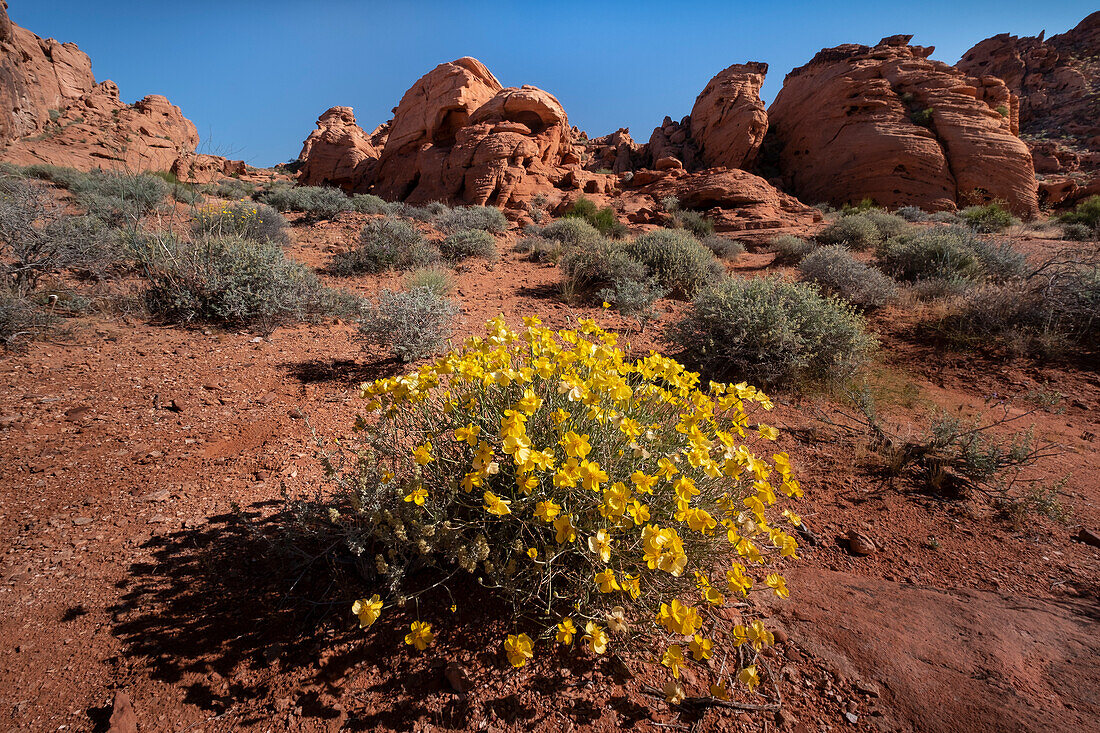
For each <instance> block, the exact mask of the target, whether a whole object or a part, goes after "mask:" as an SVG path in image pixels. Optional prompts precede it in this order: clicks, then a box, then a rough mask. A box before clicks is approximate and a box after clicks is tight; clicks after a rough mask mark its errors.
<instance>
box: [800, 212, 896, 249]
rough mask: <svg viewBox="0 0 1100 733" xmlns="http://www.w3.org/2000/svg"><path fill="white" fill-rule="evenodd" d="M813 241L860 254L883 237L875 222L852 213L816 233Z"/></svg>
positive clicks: (859, 214)
mask: <svg viewBox="0 0 1100 733" xmlns="http://www.w3.org/2000/svg"><path fill="white" fill-rule="evenodd" d="M898 218H899V219H900V218H901V217H898ZM903 222H904V220H903ZM814 239H816V240H817V241H818V242H820V243H822V244H841V245H844V246H845V247H847V248H848V249H854V250H856V251H857V252H860V251H863V250H865V249H868V248H870V247H874V246H875V245H876V244H878V243H879V242H881V241H882V240H883V236H882V234H881V233H880V232H879V228H878V226H877V225H876V224H875V222H874V221H872V220H871V219H870V218H869V217H867V216H866V215H865V214H864V213H852V214H847V215H845V216H841V217H840V218H839V219H837V220H836V221H834V222H833V223H832V224H830V225H829V226H827V227H825V228H824V229H822V230H821V231H820V232H818V233H817V235H816V236H815V237H814Z"/></svg>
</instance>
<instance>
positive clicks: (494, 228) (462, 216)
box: [429, 204, 508, 234]
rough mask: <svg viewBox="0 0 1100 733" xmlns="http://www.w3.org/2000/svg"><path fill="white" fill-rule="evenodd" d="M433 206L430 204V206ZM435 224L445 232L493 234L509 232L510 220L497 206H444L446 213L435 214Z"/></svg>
mask: <svg viewBox="0 0 1100 733" xmlns="http://www.w3.org/2000/svg"><path fill="white" fill-rule="evenodd" d="M430 205H431V204H429V206H430ZM432 220H433V222H434V223H435V225H436V227H437V228H438V229H440V230H441V231H444V232H460V231H468V230H472V229H477V230H481V231H484V232H492V233H493V234H503V233H504V232H506V231H508V219H507V218H505V216H504V212H502V211H501V210H500V209H498V208H497V207H495V206H456V207H455V208H453V209H452V208H449V207H446V206H444V211H442V212H439V213H434V212H433V219H432Z"/></svg>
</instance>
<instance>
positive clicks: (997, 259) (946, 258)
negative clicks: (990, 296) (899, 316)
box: [878, 226, 1026, 281]
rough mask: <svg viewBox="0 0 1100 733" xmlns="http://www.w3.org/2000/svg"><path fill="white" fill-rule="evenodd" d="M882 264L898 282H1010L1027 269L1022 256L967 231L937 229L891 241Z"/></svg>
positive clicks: (1007, 246)
mask: <svg viewBox="0 0 1100 733" xmlns="http://www.w3.org/2000/svg"><path fill="white" fill-rule="evenodd" d="M878 260H879V264H880V266H881V267H882V269H883V271H884V272H886V274H888V275H890V276H892V277H894V278H896V279H898V280H908V281H917V280H932V279H936V280H970V281H979V280H983V279H993V280H1006V279H1008V278H1011V277H1016V276H1018V275H1020V274H1022V272H1023V271H1024V269H1025V265H1026V260H1025V258H1024V256H1023V254H1022V253H1020V252H1018V251H1016V250H1015V249H1013V247H1012V246H1011V245H1010V244H1008V243H1001V244H993V243H991V242H988V241H986V240H983V239H981V238H980V237H978V236H977V235H976V234H975V233H974V232H973V231H972V230H970V229H968V228H966V227H960V226H954V227H934V228H932V229H922V230H919V231H915V232H910V233H908V234H903V235H901V236H899V237H894V238H893V239H889V240H887V241H886V242H885V243H884V244H883V245H882V246H881V247H880V248H879V251H878Z"/></svg>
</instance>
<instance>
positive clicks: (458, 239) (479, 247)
mask: <svg viewBox="0 0 1100 733" xmlns="http://www.w3.org/2000/svg"><path fill="white" fill-rule="evenodd" d="M494 210H495V209H494ZM439 251H440V252H441V253H442V254H443V257H444V259H446V260H448V261H450V262H461V261H462V260H465V259H469V258H470V257H480V258H481V259H484V260H489V261H490V262H495V261H497V260H498V259H500V253H499V252H497V242H496V239H495V238H494V237H493V235H492V234H490V233H489V232H488V231H486V230H484V229H459V230H458V231H455V232H452V233H451V234H448V235H447V236H446V237H445V238H444V239H443V241H442V242H440V243H439Z"/></svg>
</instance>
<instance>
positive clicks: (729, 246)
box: [703, 234, 745, 262]
mask: <svg viewBox="0 0 1100 733" xmlns="http://www.w3.org/2000/svg"><path fill="white" fill-rule="evenodd" d="M703 246H704V247H706V248H707V249H709V250H710V251H711V252H712V253H713V254H714V256H715V257H717V258H718V259H720V260H727V261H729V262H733V261H734V260H736V259H737V258H738V257H740V256H741V255H743V254H744V253H745V245H744V243H742V242H740V241H738V240H736V239H729V238H728V237H722V236H719V235H717V234H711V235H710V236H708V237H704V238H703Z"/></svg>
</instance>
